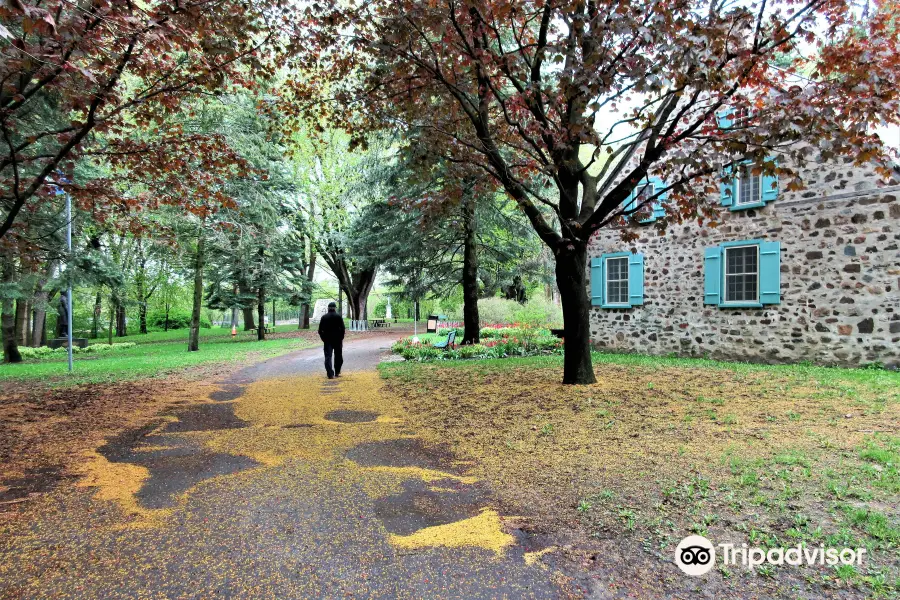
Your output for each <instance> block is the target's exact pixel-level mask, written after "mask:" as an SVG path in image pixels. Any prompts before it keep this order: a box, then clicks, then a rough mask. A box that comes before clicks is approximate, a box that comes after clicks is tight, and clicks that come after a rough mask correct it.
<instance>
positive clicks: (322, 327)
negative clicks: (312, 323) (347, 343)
mask: <svg viewBox="0 0 900 600" xmlns="http://www.w3.org/2000/svg"><path fill="white" fill-rule="evenodd" d="M319 337H320V338H321V339H322V341H323V342H325V343H326V344H332V345H334V344H340V343H341V342H342V341H344V319H343V318H342V317H341V315H339V314H337V313H336V312H332V311H328V312H327V313H325V314H324V315H322V318H321V319H320V320H319Z"/></svg>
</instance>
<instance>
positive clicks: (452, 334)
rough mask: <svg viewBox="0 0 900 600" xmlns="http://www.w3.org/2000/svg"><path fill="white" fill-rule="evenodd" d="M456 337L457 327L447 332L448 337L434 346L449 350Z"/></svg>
mask: <svg viewBox="0 0 900 600" xmlns="http://www.w3.org/2000/svg"><path fill="white" fill-rule="evenodd" d="M455 339H456V330H455V329H451V330H450V333H448V334H447V339H446V340H443V341H441V342H438V343H437V344H435V345H434V347H435V348H442V349H444V350H447V349H449V348H452V347H453V341H454V340H455Z"/></svg>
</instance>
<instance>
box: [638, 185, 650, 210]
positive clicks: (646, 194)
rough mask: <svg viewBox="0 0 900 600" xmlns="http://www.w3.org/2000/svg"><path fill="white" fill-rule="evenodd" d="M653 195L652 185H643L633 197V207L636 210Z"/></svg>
mask: <svg viewBox="0 0 900 600" xmlns="http://www.w3.org/2000/svg"><path fill="white" fill-rule="evenodd" d="M652 195H653V184H652V183H645V184H644V185H643V186H641V187H639V188H638V190H637V192H636V193H635V195H634V207H635V208H637V207H638V206H640V205H641V202H646V201H647V199H648V198H650V196H652Z"/></svg>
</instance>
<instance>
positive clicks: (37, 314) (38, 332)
mask: <svg viewBox="0 0 900 600" xmlns="http://www.w3.org/2000/svg"><path fill="white" fill-rule="evenodd" d="M55 270H56V263H55V262H54V261H51V262H50V263H49V264H48V265H47V268H46V269H45V270H44V272H43V274H42V275H41V276H40V278H38V281H37V285H35V287H34V302H33V304H32V317H31V346H33V347H35V348H38V347H40V346H43V345H44V341H45V340H46V338H47V307H48V306H49V305H50V297H51V294H50V290H48V289H47V282H48V281H49V280H50V277H51V276H52V275H53V272H54V271H55Z"/></svg>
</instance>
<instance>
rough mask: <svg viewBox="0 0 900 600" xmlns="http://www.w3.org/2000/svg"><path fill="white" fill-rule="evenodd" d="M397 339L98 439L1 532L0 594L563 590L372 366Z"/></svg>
mask: <svg viewBox="0 0 900 600" xmlns="http://www.w3.org/2000/svg"><path fill="white" fill-rule="evenodd" d="M395 337H396V335H387V336H377V335H376V336H371V337H365V338H361V339H358V340H355V341H352V342H350V343H348V344H347V346H346V348H345V368H344V373H345V375H344V376H343V377H341V378H340V379H336V380H333V381H328V380H327V379H326V378H325V377H324V373H323V371H324V369H323V367H322V352H321V349H320V348H317V349H313V350H306V351H302V352H297V353H294V354H291V355H287V356H284V357H280V358H276V359H272V360H269V361H266V362H263V363H260V364H258V365H255V366H252V367H249V368H246V369H243V370H240V371H238V372H236V373H235V374H234V375H233V376H231V377H229V378H228V379H227V380H226V381H223V382H221V383H220V384H219V385H217V386H215V387H214V388H212V389H211V390H209V393H207V394H206V396H205V397H201V398H197V399H196V401H195V402H190V403H188V404H185V405H184V406H183V407H182V408H179V409H177V410H175V411H173V412H172V413H171V414H168V415H162V416H161V417H160V419H159V420H158V421H156V422H154V423H151V424H149V425H148V426H146V427H144V428H142V429H140V430H137V431H129V432H127V433H125V434H123V435H120V436H118V437H117V438H116V439H113V440H109V441H108V443H107V444H106V445H104V446H102V447H100V448H98V449H97V451H96V453H95V455H93V456H92V459H91V461H90V462H89V465H88V467H87V468H86V471H85V476H84V478H83V480H82V482H81V484H80V485H81V486H82V487H78V488H70V489H68V490H60V492H59V493H57V494H54V495H53V496H52V498H49V499H48V500H47V501H46V502H44V503H43V504H42V505H41V506H38V507H35V508H34V509H33V510H34V513H35V514H34V515H33V516H32V518H30V519H29V520H28V521H27V522H25V523H23V524H22V526H21V527H19V528H18V529H16V530H14V531H4V535H5V536H7V537H5V539H3V540H2V541H0V598H279V599H283V598H348V597H349V598H416V599H419V598H465V599H477V598H556V597H560V596H561V595H562V591H561V590H560V589H559V588H558V587H557V586H556V585H555V584H554V583H553V582H552V579H553V578H552V576H551V573H550V572H549V571H547V570H546V569H545V568H543V567H541V566H540V563H539V561H537V562H535V561H532V560H530V558H531V557H530V556H529V555H528V554H526V553H525V549H524V548H523V544H522V543H521V542H522V540H520V539H519V538H518V537H517V536H515V535H512V534H511V533H510V531H511V529H510V528H509V527H508V522H506V521H505V520H502V519H501V517H500V516H499V515H497V513H496V512H494V510H492V508H491V506H492V502H491V497H490V491H489V490H487V489H486V488H485V487H484V486H483V485H481V484H480V483H479V482H478V481H477V480H475V479H474V478H472V477H469V476H467V474H466V471H465V465H459V464H458V463H457V461H454V460H452V457H449V456H447V455H446V454H444V453H442V452H441V451H439V450H435V449H434V448H429V447H426V446H425V445H423V444H422V443H421V442H420V440H419V439H418V438H417V437H416V435H415V433H416V432H414V431H410V430H409V429H408V427H407V425H406V424H405V423H404V419H403V416H404V414H403V410H402V408H401V407H400V406H399V405H398V404H397V403H396V402H395V401H394V400H393V399H391V398H389V397H387V395H386V394H383V393H382V392H381V381H380V379H379V377H378V375H377V373H376V372H375V370H374V367H375V365H376V363H377V362H378V360H379V357H380V356H381V355H383V354H384V353H385V351H386V350H387V349H388V348H389V346H390V343H391V342H392V341H393V339H394V338H395Z"/></svg>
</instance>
